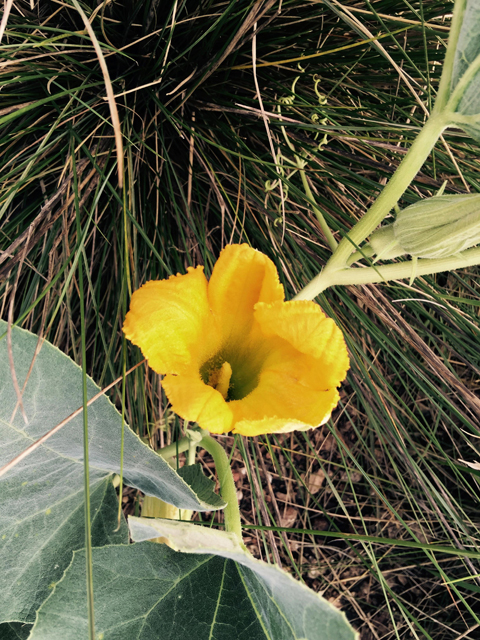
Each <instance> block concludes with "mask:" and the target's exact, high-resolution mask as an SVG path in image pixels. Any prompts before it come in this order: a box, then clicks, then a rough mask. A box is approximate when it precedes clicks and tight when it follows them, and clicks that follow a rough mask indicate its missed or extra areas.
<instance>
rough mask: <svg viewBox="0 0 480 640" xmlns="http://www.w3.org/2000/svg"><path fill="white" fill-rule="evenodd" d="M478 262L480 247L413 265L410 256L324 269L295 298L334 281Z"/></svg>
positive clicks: (365, 280) (395, 276)
mask: <svg viewBox="0 0 480 640" xmlns="http://www.w3.org/2000/svg"><path fill="white" fill-rule="evenodd" d="M477 264H480V248H479V247H477V248H474V249H468V250H467V251H463V252H462V253H460V254H459V255H457V256H450V257H449V258H439V259H437V260H425V259H419V260H417V264H416V266H414V263H413V261H412V260H408V261H406V262H399V263H396V264H387V265H381V266H378V267H366V268H365V269H362V268H355V269H350V268H348V269H342V270H339V271H331V272H326V271H323V272H322V273H321V274H320V275H318V276H317V277H316V278H314V279H313V280H312V281H311V282H310V283H309V284H308V285H307V286H306V287H305V288H304V289H303V290H302V291H300V293H298V294H297V295H296V296H295V298H294V299H295V300H313V299H314V298H315V297H316V296H318V295H319V294H320V293H321V292H322V291H324V290H325V289H327V288H328V287H332V286H335V285H353V284H374V283H376V282H386V281H387V280H400V279H402V278H409V277H411V276H412V275H415V276H425V275H429V274H432V273H441V272H442V271H451V270H453V269H463V268H465V267H472V266H474V265H477Z"/></svg>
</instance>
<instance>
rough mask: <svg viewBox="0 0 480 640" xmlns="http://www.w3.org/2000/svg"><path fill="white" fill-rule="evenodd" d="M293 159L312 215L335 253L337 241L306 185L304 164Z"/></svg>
mask: <svg viewBox="0 0 480 640" xmlns="http://www.w3.org/2000/svg"><path fill="white" fill-rule="evenodd" d="M295 158H296V159H297V164H298V170H299V171H300V177H301V178H302V184H303V188H304V190H305V194H306V196H307V198H308V199H309V200H310V205H311V207H312V209H313V213H314V214H315V215H316V216H317V220H318V223H319V225H320V227H321V229H322V231H323V234H324V236H325V238H326V239H327V242H328V246H329V247H330V249H331V250H332V251H335V249H336V248H337V241H336V240H335V238H334V237H333V233H332V232H331V231H330V227H329V226H328V224H327V223H326V220H325V218H324V217H323V213H322V212H321V211H320V209H319V208H318V207H317V205H316V204H315V198H314V196H313V193H312V190H311V189H310V185H309V184H308V181H307V176H306V174H305V169H303V166H304V163H303V162H302V161H301V159H299V158H298V156H295Z"/></svg>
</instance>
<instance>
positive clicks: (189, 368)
mask: <svg viewBox="0 0 480 640" xmlns="http://www.w3.org/2000/svg"><path fill="white" fill-rule="evenodd" d="M284 297H285V296H284V291H283V286H282V285H281V284H280V281H279V278H278V274H277V270H276V268H275V265H274V264H273V262H272V261H271V260H270V259H269V258H267V256H265V255H264V254H263V253H260V252H259V251H255V249H251V248H250V247H249V246H248V245H246V244H242V245H229V246H227V247H226V248H225V249H224V250H223V251H222V253H221V254H220V257H219V259H218V261H217V263H216V264H215V267H214V269H213V272H212V276H211V278H210V281H207V279H206V278H205V275H204V273H203V267H197V268H195V269H194V268H193V267H189V268H188V270H187V274H186V275H176V276H171V277H170V278H169V279H168V280H158V281H150V282H147V283H146V284H144V285H143V287H141V288H140V289H138V291H136V292H135V293H134V294H133V296H132V301H131V305H130V311H129V312H128V314H127V317H126V319H125V324H124V327H123V331H124V333H125V335H126V337H127V338H128V339H129V340H131V341H132V342H133V343H134V344H136V345H138V346H139V347H140V348H141V350H142V352H143V354H144V356H145V357H146V358H147V359H148V362H149V365H150V366H151V367H152V369H154V370H155V371H156V372H157V373H161V374H165V377H164V379H163V387H164V389H165V393H166V394H167V396H168V398H169V400H170V402H171V403H172V408H173V410H174V411H175V412H176V413H177V414H178V415H179V416H181V417H182V418H185V419H186V420H189V421H192V422H197V423H198V424H199V425H200V426H201V427H202V428H203V429H208V431H211V432H213V433H226V432H227V431H233V432H234V433H241V434H243V435H246V436H255V435H260V434H264V433H283V432H288V431H293V430H294V429H309V428H311V427H317V426H319V425H320V424H323V423H324V422H326V421H327V420H328V418H329V417H330V414H331V412H332V410H333V409H334V408H335V406H336V405H337V403H338V399H339V394H338V390H337V387H338V386H339V385H340V383H341V382H342V380H343V379H344V378H345V376H346V373H347V370H348V367H349V361H348V355H347V349H346V346H345V342H344V340H343V336H342V333H341V331H340V329H339V328H338V327H337V326H336V325H335V323H334V322H333V320H331V319H329V318H326V317H325V315H324V314H323V312H322V311H321V309H320V307H319V306H318V305H316V304H315V303H314V302H310V301H308V300H302V301H300V300H299V301H291V302H285V301H284Z"/></svg>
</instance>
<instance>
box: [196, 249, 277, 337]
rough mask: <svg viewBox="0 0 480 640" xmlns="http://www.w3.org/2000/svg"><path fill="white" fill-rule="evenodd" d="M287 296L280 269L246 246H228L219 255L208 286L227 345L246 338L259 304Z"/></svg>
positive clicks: (214, 311) (210, 298)
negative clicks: (278, 271)
mask: <svg viewBox="0 0 480 640" xmlns="http://www.w3.org/2000/svg"><path fill="white" fill-rule="evenodd" d="M284 297H285V294H284V290H283V286H282V285H281V284H280V280H279V278H278V274H277V269H276V267H275V265H274V264H273V262H272V261H271V260H270V259H269V258H267V256H265V255H264V254H263V253H260V252H259V251H256V250H255V249H252V248H251V247H249V246H248V245H247V244H241V245H228V246H227V247H225V249H224V250H223V251H222V253H221V254H220V257H219V258H218V260H217V262H216V263H215V266H214V268H213V272H212V276H211V278H210V282H209V284H208V298H209V301H210V306H211V309H212V312H213V314H214V316H215V317H216V318H217V320H218V324H219V326H221V328H222V335H223V341H224V343H230V344H231V343H235V342H238V341H239V340H241V336H247V334H248V333H249V332H250V330H251V327H252V324H253V307H254V305H255V304H256V303H257V302H266V303H270V302H275V301H276V300H283V299H284Z"/></svg>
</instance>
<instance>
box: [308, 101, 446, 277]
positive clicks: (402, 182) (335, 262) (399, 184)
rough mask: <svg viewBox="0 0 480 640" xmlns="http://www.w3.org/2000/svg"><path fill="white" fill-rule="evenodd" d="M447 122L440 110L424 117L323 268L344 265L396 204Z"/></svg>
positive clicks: (340, 267) (330, 269)
mask: <svg viewBox="0 0 480 640" xmlns="http://www.w3.org/2000/svg"><path fill="white" fill-rule="evenodd" d="M447 124H448V123H447V121H446V119H445V116H444V115H443V114H441V113H440V114H437V115H435V116H431V117H430V118H429V119H428V120H427V122H426V123H425V126H424V127H423V129H422V130H421V131H420V133H419V134H418V136H417V138H416V139H415V141H414V142H413V144H412V146H411V147H410V149H409V151H408V153H407V154H406V156H405V157H404V159H403V160H402V162H401V163H400V165H399V166H398V169H397V170H396V171H395V173H394V174H393V176H392V178H391V179H390V181H389V182H388V184H387V185H386V186H385V188H384V189H383V191H382V193H381V194H380V195H379V196H378V198H377V199H376V201H375V202H374V204H373V205H372V206H371V207H370V209H369V210H368V211H367V213H366V214H365V215H364V216H363V218H361V220H359V222H357V224H356V225H355V226H354V227H353V229H352V230H351V231H350V232H349V233H348V235H347V236H345V237H344V238H343V240H342V241H341V242H340V244H339V245H338V247H337V250H336V251H335V253H334V254H333V256H332V257H331V258H330V260H329V261H328V262H327V264H326V266H325V271H328V272H331V271H335V270H337V269H343V268H344V267H345V265H346V264H347V261H348V258H349V257H350V255H351V254H352V253H353V252H354V251H355V247H358V246H360V245H361V243H362V242H363V241H364V240H365V239H366V238H367V236H369V235H370V234H371V233H372V231H374V230H375V229H376V228H377V227H378V225H379V224H380V223H381V222H382V220H383V219H384V218H385V216H386V215H387V214H388V212H389V211H391V209H393V207H394V206H395V205H396V204H397V202H398V201H399V199H400V198H401V196H402V195H403V193H404V192H405V190H406V189H407V188H408V186H409V185H410V183H411V182H412V180H413V179H414V178H415V176H416V175H417V173H418V172H419V171H420V169H421V168H422V165H423V163H424V162H425V160H426V159H427V158H428V156H429V155H430V152H431V150H432V149H433V147H434V146H435V143H436V142H437V140H438V138H439V137H440V135H441V134H442V131H443V130H444V129H445V128H446V126H447ZM317 277H318V276H317ZM307 286H309V285H307Z"/></svg>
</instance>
